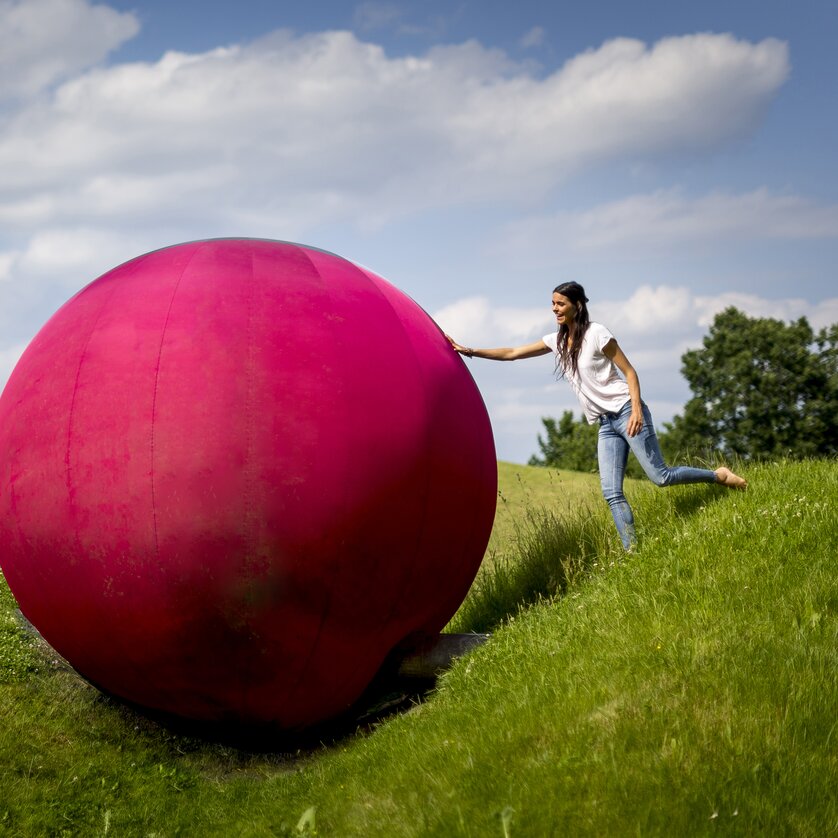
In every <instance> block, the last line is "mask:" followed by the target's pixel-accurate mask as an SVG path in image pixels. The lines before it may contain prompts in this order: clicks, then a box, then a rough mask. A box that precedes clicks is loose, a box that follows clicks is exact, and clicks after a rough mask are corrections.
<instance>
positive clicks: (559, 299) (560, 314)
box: [553, 293, 576, 326]
mask: <svg viewBox="0 0 838 838" xmlns="http://www.w3.org/2000/svg"><path fill="white" fill-rule="evenodd" d="M553 314H555V315H556V322H557V323H558V324H559V325H560V326H563V325H564V326H570V324H571V323H572V322H573V318H574V317H575V316H576V306H575V305H574V304H573V303H572V302H571V301H570V300H569V299H568V298H567V297H565V295H564V294H556V293H554V294H553Z"/></svg>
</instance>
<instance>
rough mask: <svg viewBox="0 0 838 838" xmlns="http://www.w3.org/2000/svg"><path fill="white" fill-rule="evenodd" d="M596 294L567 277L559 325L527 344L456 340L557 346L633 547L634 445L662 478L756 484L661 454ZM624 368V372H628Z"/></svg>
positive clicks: (513, 351) (556, 297)
mask: <svg viewBox="0 0 838 838" xmlns="http://www.w3.org/2000/svg"><path fill="white" fill-rule="evenodd" d="M587 302H588V298H587V297H586V296H585V289H584V288H583V287H582V286H581V285H579V283H577V282H565V283H562V284H561V285H559V286H558V287H557V288H556V289H555V290H554V291H553V313H554V314H555V315H556V321H557V323H558V331H556V332H554V333H552V334H549V335H545V336H544V337H543V338H542V339H541V340H540V341H537V342H536V343H530V344H527V345H526V346H518V347H515V348H499V349H471V348H469V347H466V346H460V344H458V343H457V342H456V341H454V340H453V339H452V338H450V337H449V338H448V340H450V341H451V345H452V346H453V347H454V349H456V350H457V352H460V353H461V354H463V355H466V356H467V357H469V358H488V359H489V360H492V361H516V360H518V359H520V358H536V357H538V356H539V355H545V354H547V353H548V352H553V353H554V354H555V356H556V369H557V371H558V373H559V376H560V377H564V378H566V379H567V380H568V382H569V384H570V386H571V387H572V388H573V391H574V392H575V393H576V397H577V398H578V399H579V404H580V405H581V406H582V411H583V412H584V414H585V417H586V418H587V420H588V422H590V423H591V424H594V423H596V422H598V423H599V442H598V445H597V458H598V461H599V476H600V482H601V483H602V494H603V495H604V496H605V500H606V501H608V505H609V506H610V507H611V514H612V515H613V516H614V523H615V524H616V525H617V531H618V532H619V534H620V539H621V541H622V542H623V547H624V548H625V549H626V550H629V549H631V547H632V545H633V544H634V543H635V532H634V516H633V515H632V511H631V507H630V506H629V504H628V501H627V500H626V496H625V495H624V494H623V478H624V477H625V471H626V461H627V459H628V453H629V449H631V450H632V451H633V452H634V455H635V456H636V457H637V459H638V460H639V462H640V465H641V466H642V467H643V470H644V471H645V472H646V474H647V475H648V477H649V479H650V480H651V481H652V482H653V483H655V485H657V486H674V485H676V484H679V483H719V484H721V485H722V486H728V487H729V488H731V489H744V488H745V487H746V486H747V485H748V484H747V482H746V481H745V480H743V479H742V478H741V477H739V476H738V475H736V474H734V473H733V472H732V471H731V470H730V469H728V468H725V467H723V466H722V467H721V468H717V469H716V470H715V471H710V470H709V469H703V468H690V467H687V466H677V467H674V468H671V467H670V466H667V465H666V463H665V462H664V460H663V455H662V454H661V450H660V445H659V444H658V438H657V435H656V434H655V428H654V425H653V424H652V416H651V414H650V413H649V408H648V407H647V406H646V404H645V403H644V402H643V401H642V399H641V398H640V380H639V379H638V377H637V373H636V372H635V370H634V367H633V366H632V365H631V364H630V363H629V360H628V358H626V356H625V354H624V353H623V350H622V349H620V347H619V345H618V344H617V341H616V340H615V339H614V336H613V335H612V334H611V332H609V331H608V329H606V328H605V326H603V325H601V324H600V323H592V322H591V320H590V317H589V316H588V307H587ZM617 370H619V371H620V372H622V374H623V377H621V376H620V375H619V374H618V372H617Z"/></svg>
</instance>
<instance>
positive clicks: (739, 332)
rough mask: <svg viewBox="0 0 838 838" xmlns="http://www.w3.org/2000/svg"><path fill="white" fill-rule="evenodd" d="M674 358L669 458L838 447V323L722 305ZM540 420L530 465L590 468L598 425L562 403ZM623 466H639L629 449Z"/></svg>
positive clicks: (803, 453) (773, 454)
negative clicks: (685, 390) (679, 384)
mask: <svg viewBox="0 0 838 838" xmlns="http://www.w3.org/2000/svg"><path fill="white" fill-rule="evenodd" d="M681 363H682V366H681V373H682V374H683V376H684V378H686V380H687V383H688V384H689V386H690V390H691V391H692V397H691V398H690V400H689V401H688V402H687V403H686V405H685V406H684V412H683V414H681V415H678V416H675V417H674V418H673V420H672V422H668V423H664V426H663V430H658V438H659V440H660V443H661V449H662V450H663V453H664V456H665V457H666V458H667V460H674V459H690V460H705V461H712V460H714V459H715V458H717V457H718V456H719V455H721V456H723V457H725V458H739V459H742V460H745V461H749V460H772V459H779V458H781V457H791V458H803V457H835V456H836V455H838V323H833V324H832V325H831V326H829V327H827V328H824V329H821V330H820V331H819V332H818V333H817V334H816V333H815V332H814V331H813V329H812V327H811V326H810V325H809V322H808V321H807V319H806V318H805V317H801V318H800V319H799V320H796V321H793V322H790V323H784V322H783V321H781V320H775V319H772V318H765V317H748V316H747V315H745V314H743V313H742V312H741V311H739V310H738V309H736V308H728V309H726V310H725V311H723V312H721V313H719V314H717V315H716V317H715V318H714V320H713V324H712V325H711V327H710V331H709V333H708V334H707V335H706V336H705V337H704V339H703V341H702V346H701V348H700V349H691V350H689V351H688V352H685V353H684V355H682V356H681ZM542 423H543V425H544V434H543V435H542V434H539V436H538V447H539V450H540V454H541V456H533V457H531V458H530V465H540V466H551V467H553V468H563V469H569V470H574V471H596V469H597V464H596V441H597V433H598V430H599V426H598V425H589V424H588V423H587V422H586V421H585V419H584V417H580V418H579V419H578V420H575V419H574V417H573V414H572V412H571V411H569V410H567V411H565V412H564V413H563V414H562V416H561V418H560V419H558V420H556V419H553V418H550V417H545V418H543V419H542ZM627 471H628V474H629V475H632V476H638V477H639V476H640V474H641V473H640V467H639V465H638V464H637V462H636V461H635V460H634V458H633V457H632V458H630V460H629V465H628V470H627Z"/></svg>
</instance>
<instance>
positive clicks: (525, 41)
mask: <svg viewBox="0 0 838 838" xmlns="http://www.w3.org/2000/svg"><path fill="white" fill-rule="evenodd" d="M545 35H546V32H545V31H544V27H543V26H533V27H532V29H530V30H529V31H528V32H526V33H524V35H522V36H521V40H520V44H521V46H522V47H524V48H525V49H532V48H533V47H540V46H541V45H542V44H543V43H544V36H545Z"/></svg>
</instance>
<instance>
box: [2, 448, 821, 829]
mask: <svg viewBox="0 0 838 838" xmlns="http://www.w3.org/2000/svg"><path fill="white" fill-rule="evenodd" d="M500 475H501V487H500V502H499V514H498V521H497V526H496V532H495V534H494V535H493V539H492V543H491V545H490V551H489V554H488V556H487V560H486V562H485V563H484V568H483V570H482V571H481V574H480V576H479V577H478V580H477V582H476V583H475V585H474V587H473V590H472V592H471V593H470V595H469V597H468V599H467V600H466V602H465V603H464V604H463V607H462V608H461V610H460V612H459V613H458V615H457V617H456V618H455V619H454V621H453V623H452V629H453V630H458V631H468V630H486V629H490V630H491V631H492V637H491V638H490V640H489V641H488V642H487V643H486V644H485V645H484V646H482V647H480V648H479V649H477V650H476V651H474V652H473V653H471V654H470V655H469V656H467V657H464V658H461V659H460V660H459V661H458V662H457V663H456V664H455V666H454V667H453V668H452V669H451V670H450V671H449V672H448V673H446V674H445V675H444V676H443V677H442V678H441V679H440V681H439V683H438V685H437V688H436V689H435V690H434V691H433V692H431V693H430V694H429V695H427V696H426V697H425V699H424V700H423V701H421V702H417V703H416V704H415V706H413V707H412V709H410V710H409V711H407V712H400V713H397V714H394V715H391V716H389V717H387V718H385V719H383V720H382V721H380V722H379V723H378V724H377V725H375V726H374V727H372V728H371V729H367V730H364V731H359V732H357V733H351V734H347V735H345V736H342V737H339V738H338V739H337V740H333V741H328V742H325V743H324V744H322V745H314V746H312V747H308V748H306V749H301V750H299V752H292V753H287V752H282V751H279V750H268V751H266V752H256V751H255V750H248V749H243V748H240V747H234V746H232V745H231V744H222V743H218V742H209V741H206V740H204V739H201V738H198V737H196V736H191V735H187V734H186V733H184V732H182V731H181V732H178V731H175V730H172V729H170V728H167V727H165V726H163V725H161V724H159V723H158V722H155V721H153V720H151V719H148V718H146V717H145V716H143V715H140V714H138V713H136V712H135V711H133V710H131V709H130V708H127V707H125V706H123V705H120V704H118V703H116V702H114V701H112V700H110V699H107V698H105V697H103V696H101V695H100V694H99V693H97V692H96V691H95V690H94V689H93V688H91V687H89V686H88V685H87V684H85V683H84V682H83V681H81V680H79V679H78V678H77V677H76V676H75V675H74V674H73V673H72V672H68V671H67V670H66V669H65V668H63V667H62V666H61V665H60V664H59V663H56V662H54V661H53V660H52V659H51V658H50V657H48V656H45V655H44V653H43V650H42V649H41V647H39V646H38V645H37V643H36V642H35V641H33V640H32V639H31V638H30V637H29V636H28V635H27V634H26V633H25V632H23V631H21V629H20V628H19V625H18V623H17V622H16V620H15V618H14V603H13V600H12V599H11V596H10V594H9V593H8V590H7V589H6V588H5V586H1V587H0V762H1V763H2V766H3V779H2V781H1V782H0V833H2V834H9V835H21V836H30V835H60V834H67V835H75V834H84V835H103V834H113V835H151V834H155V835H161V836H163V835H224V836H271V835H278V836H296V835H307V834H308V835H314V834H316V835H320V836H332V835H334V836H387V838H392V836H458V835H461V836H475V838H478V836H479V837H480V838H482V836H506V838H511V837H512V836H515V837H517V836H549V835H596V836H601V835H667V836H669V835H711V834H717V833H718V834H724V835H747V836H754V835H765V836H776V835H801V836H825V835H838V729H836V728H838V581H836V580H838V512H836V510H838V467H837V466H836V463H835V462H826V461H820V462H800V463H781V464H772V465H761V466H754V467H752V468H750V469H749V470H747V471H746V476H747V478H748V479H749V481H750V488H749V490H748V492H746V493H735V492H730V491H726V490H721V489H717V488H715V487H710V486H692V487H681V488H677V489H669V490H656V489H654V488H653V487H651V485H650V484H646V483H638V484H633V485H632V486H631V487H630V491H631V499H632V502H633V505H634V508H635V514H636V517H637V519H638V522H639V525H640V538H641V542H640V547H639V549H638V550H637V551H636V552H635V553H633V554H630V555H628V556H624V555H623V554H622V552H621V551H618V550H617V539H616V534H615V533H614V532H612V528H613V525H612V524H611V522H610V520H609V518H608V512H607V507H606V506H605V504H604V502H603V501H601V500H600V499H599V498H598V496H597V485H596V478H595V477H591V476H588V475H570V474H565V473H561V474H557V473H555V472H552V473H551V472H548V471H545V470H538V469H532V468H528V467H524V466H510V465H508V464H501V468H500Z"/></svg>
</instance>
